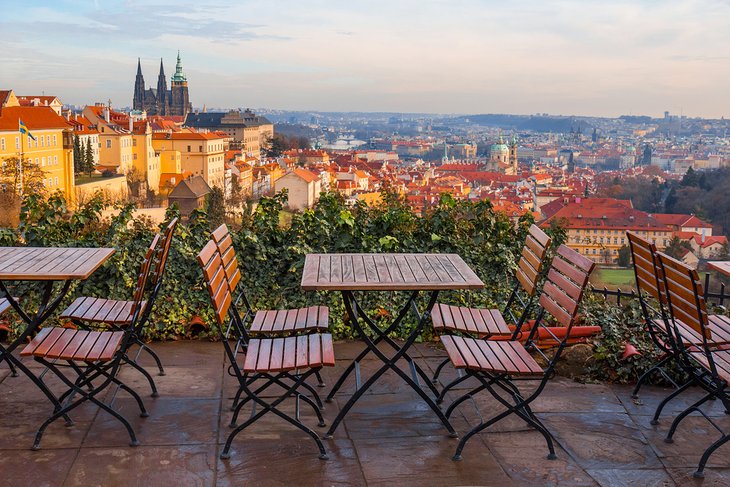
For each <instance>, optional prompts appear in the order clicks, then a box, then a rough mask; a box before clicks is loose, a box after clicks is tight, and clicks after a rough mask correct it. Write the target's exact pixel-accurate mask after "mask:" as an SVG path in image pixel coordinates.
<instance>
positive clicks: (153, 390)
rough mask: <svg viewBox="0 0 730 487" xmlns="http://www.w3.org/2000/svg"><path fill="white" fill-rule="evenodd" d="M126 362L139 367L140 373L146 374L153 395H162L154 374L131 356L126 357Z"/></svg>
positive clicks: (136, 367)
mask: <svg viewBox="0 0 730 487" xmlns="http://www.w3.org/2000/svg"><path fill="white" fill-rule="evenodd" d="M124 362H125V363H127V364H129V365H131V366H132V367H133V368H135V369H137V370H138V371H140V373H141V374H142V375H144V376H145V378H146V379H147V382H148V383H149V385H150V389H152V394H151V395H152V397H158V396H159V395H160V394H159V393H158V392H157V385H156V384H155V381H154V379H153V378H152V376H151V375H150V373H149V372H147V371H146V370H145V369H144V367H142V366H141V365H139V364H138V363H137V362H135V361H134V360H130V359H129V357H125V359H124ZM160 375H164V374H160Z"/></svg>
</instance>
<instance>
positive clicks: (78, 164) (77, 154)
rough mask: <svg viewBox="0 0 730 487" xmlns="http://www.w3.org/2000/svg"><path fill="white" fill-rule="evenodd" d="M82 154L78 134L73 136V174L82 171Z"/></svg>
mask: <svg viewBox="0 0 730 487" xmlns="http://www.w3.org/2000/svg"><path fill="white" fill-rule="evenodd" d="M83 158H84V153H83V151H82V149H81V141H80V140H79V134H74V172H75V173H76V174H78V173H80V172H83V170H84V159H83Z"/></svg>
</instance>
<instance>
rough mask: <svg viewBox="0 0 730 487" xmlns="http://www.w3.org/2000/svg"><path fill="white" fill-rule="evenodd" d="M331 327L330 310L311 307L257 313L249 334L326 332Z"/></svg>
mask: <svg viewBox="0 0 730 487" xmlns="http://www.w3.org/2000/svg"><path fill="white" fill-rule="evenodd" d="M328 327H329V308H327V306H310V307H308V308H298V309H280V310H261V311H257V312H256V315H255V316H254V318H253V323H251V328H250V329H249V333H251V334H254V335H255V334H261V333H287V332H291V331H297V332H303V331H326V330H327V328H328Z"/></svg>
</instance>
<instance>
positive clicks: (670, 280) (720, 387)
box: [657, 253, 730, 478]
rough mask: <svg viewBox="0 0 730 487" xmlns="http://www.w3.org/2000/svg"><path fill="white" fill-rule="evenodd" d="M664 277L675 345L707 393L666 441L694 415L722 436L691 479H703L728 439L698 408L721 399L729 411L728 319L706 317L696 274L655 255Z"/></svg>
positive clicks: (676, 423) (684, 413) (678, 419)
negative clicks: (711, 458) (686, 419)
mask: <svg viewBox="0 0 730 487" xmlns="http://www.w3.org/2000/svg"><path fill="white" fill-rule="evenodd" d="M657 255H658V258H659V264H660V267H661V270H662V274H663V281H664V286H665V290H666V294H667V303H668V308H669V311H670V317H671V324H672V328H673V332H674V336H675V340H674V342H675V343H676V344H677V345H678V346H679V347H680V350H681V352H682V356H683V357H686V358H688V359H689V360H690V361H691V362H692V364H691V366H690V372H693V370H692V368H691V367H692V366H694V367H695V368H698V369H699V371H698V372H695V373H694V377H695V379H696V380H695V381H694V383H696V384H698V385H699V386H701V387H702V388H703V389H704V390H705V392H706V394H705V395H704V396H703V397H702V398H701V399H700V400H699V401H697V402H695V403H694V404H692V405H691V406H689V407H688V408H687V409H685V410H684V411H682V412H681V413H680V414H679V415H678V416H677V417H676V418H675V419H674V421H673V422H672V425H671V427H670V428H669V431H668V432H667V437H666V438H665V440H664V441H665V442H667V443H672V442H673V441H674V440H673V436H674V433H675V432H676V430H677V427H678V426H679V423H680V422H681V421H682V420H683V419H684V418H686V417H687V416H688V415H689V414H691V413H693V412H698V413H700V414H701V415H702V416H704V417H705V419H707V421H709V422H710V424H712V425H713V426H714V427H715V428H716V429H717V430H718V431H719V432H720V433H721V434H722V436H721V437H720V438H719V439H718V440H717V441H715V442H714V443H712V444H711V445H710V446H709V447H708V448H707V449H706V450H705V451H704V453H703V454H702V457H701V458H700V462H699V464H698V467H697V470H696V471H695V473H694V476H695V477H697V478H701V477H704V469H705V465H706V464H707V461H708V460H709V458H710V456H711V455H712V454H713V453H714V452H715V450H717V449H718V448H719V447H720V446H722V445H723V444H725V443H726V442H727V441H728V440H730V434H729V433H725V432H724V431H723V430H722V429H721V428H720V427H719V426H718V425H717V424H716V423H715V422H714V421H713V420H712V419H711V418H710V417H709V416H707V415H706V414H705V413H704V412H703V411H702V410H701V409H700V406H701V405H702V404H704V403H705V402H707V401H708V400H710V399H713V398H714V399H720V400H721V401H722V402H723V404H724V405H725V409H726V412H730V394H728V384H729V383H730V350H728V349H727V347H726V346H723V345H727V344H728V341H729V340H730V336H728V334H727V330H728V327H729V326H730V318H728V317H726V316H720V315H708V313H707V308H706V303H705V299H704V292H703V289H702V282H701V281H700V278H699V275H698V274H697V271H696V270H694V269H692V268H691V267H688V266H687V265H685V264H683V263H682V262H679V261H678V260H676V259H673V258H672V257H669V256H668V255H665V254H662V253H658V254H657Z"/></svg>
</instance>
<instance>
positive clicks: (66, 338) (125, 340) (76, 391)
mask: <svg viewBox="0 0 730 487" xmlns="http://www.w3.org/2000/svg"><path fill="white" fill-rule="evenodd" d="M159 242H160V235H156V236H155V238H154V239H153V240H152V244H151V245H150V247H149V249H147V253H146V254H145V258H144V261H143V263H142V266H141V270H140V274H139V277H138V279H137V285H136V287H135V289H134V300H133V301H132V307H131V310H130V313H131V315H132V321H131V323H130V324H129V325H128V326H126V327H124V328H123V329H122V330H115V331H96V330H82V329H73V328H61V327H56V328H43V329H41V331H40V332H39V333H38V334H37V335H36V336H35V337H34V338H33V339H32V340H31V342H30V343H29V344H28V345H27V346H26V347H25V348H24V349H23V351H21V352H20V355H21V357H33V358H34V359H35V360H36V361H38V362H39V363H41V364H43V365H45V366H46V367H47V368H48V369H49V370H51V371H52V372H53V373H54V374H56V375H57V376H58V377H59V378H60V379H61V381H62V382H63V383H64V384H66V386H68V389H67V390H66V391H65V392H64V393H63V394H61V395H60V396H59V398H58V402H59V403H60V404H64V402H65V405H64V406H63V407H62V408H60V409H58V410H56V411H54V413H53V415H51V416H50V417H49V418H48V419H47V420H46V421H45V422H44V423H43V424H42V425H41V427H40V428H39V429H38V432H37V433H36V437H35V441H34V443H33V447H32V448H33V450H37V449H39V448H40V443H41V439H42V437H43V433H44V432H45V430H46V428H47V427H48V425H50V424H51V423H53V422H54V421H55V420H57V419H58V418H60V417H63V416H66V415H67V414H68V413H69V412H70V411H72V410H73V409H75V408H77V407H78V406H80V405H81V404H83V403H84V402H86V401H90V402H92V403H94V404H96V405H97V406H99V407H100V408H101V409H103V410H104V411H106V412H108V413H109V414H111V415H112V416H113V417H115V418H117V419H118V420H119V421H120V422H121V423H122V424H123V425H124V427H125V428H126V429H127V433H129V437H130V445H131V446H137V445H139V441H138V440H137V436H136V435H135V433H134V430H133V429H132V426H131V425H130V424H129V422H128V421H127V420H126V418H124V416H122V415H121V414H119V413H118V412H117V411H115V410H114V409H112V407H111V406H110V405H107V404H105V403H104V402H102V401H101V400H99V399H97V396H99V394H101V393H102V392H104V391H105V390H106V389H107V387H109V386H110V385H112V384H116V385H117V386H118V387H119V388H121V389H123V390H125V391H127V392H128V393H129V394H130V395H131V396H132V397H133V398H134V399H135V400H136V401H137V405H138V406H139V409H140V415H141V416H142V417H146V416H147V415H148V414H147V410H146V409H145V407H144V403H143V402H142V399H141V398H140V397H139V394H137V392H135V391H134V390H133V389H132V388H130V387H128V386H127V385H126V384H124V383H123V382H122V381H121V380H119V378H118V377H117V374H118V372H119V370H120V368H121V366H122V365H123V364H124V363H130V362H129V361H128V360H127V359H126V356H127V353H128V351H129V348H130V347H131V346H132V345H134V344H135V336H139V334H140V333H141V331H142V325H143V324H144V321H143V320H142V319H141V316H142V312H143V310H144V295H145V289H146V287H147V280H148V279H149V276H150V272H151V270H152V268H153V263H154V258H155V255H156V253H157V250H158V244H159ZM64 363H65V367H64ZM62 368H70V370H71V371H72V372H74V373H75V375H76V376H75V377H74V378H69V377H67V376H66V374H64V372H63V371H62V370H61V369H62ZM67 400H68V401H67Z"/></svg>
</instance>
